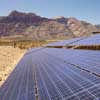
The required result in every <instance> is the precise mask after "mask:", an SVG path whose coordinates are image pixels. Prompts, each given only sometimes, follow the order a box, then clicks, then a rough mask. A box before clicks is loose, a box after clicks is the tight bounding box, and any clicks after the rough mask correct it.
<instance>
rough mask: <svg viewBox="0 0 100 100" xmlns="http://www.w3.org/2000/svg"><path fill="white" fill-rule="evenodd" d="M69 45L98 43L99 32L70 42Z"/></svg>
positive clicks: (99, 42) (99, 40)
mask: <svg viewBox="0 0 100 100" xmlns="http://www.w3.org/2000/svg"><path fill="white" fill-rule="evenodd" d="M71 45H100V34H97V35H93V36H91V37H88V38H86V39H83V40H80V41H77V42H74V43H72V44H71Z"/></svg>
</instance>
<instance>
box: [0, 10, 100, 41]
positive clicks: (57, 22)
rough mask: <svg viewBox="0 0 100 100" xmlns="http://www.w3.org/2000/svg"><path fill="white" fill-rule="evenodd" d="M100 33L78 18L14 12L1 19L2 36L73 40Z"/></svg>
mask: <svg viewBox="0 0 100 100" xmlns="http://www.w3.org/2000/svg"><path fill="white" fill-rule="evenodd" d="M94 31H100V28H98V26H97V25H92V24H90V23H87V22H85V21H80V20H78V19H76V18H73V17H72V18H64V17H55V18H52V19H48V18H44V17H41V16H38V15H36V14H34V13H22V12H18V11H12V12H11V13H10V14H9V15H8V16H4V17H0V36H1V37H2V36H3V37H5V36H10V37H22V38H23V37H26V38H31V39H52V38H67V37H69V38H72V37H80V36H88V35H91V34H92V32H94Z"/></svg>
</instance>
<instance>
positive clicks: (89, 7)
mask: <svg viewBox="0 0 100 100" xmlns="http://www.w3.org/2000/svg"><path fill="white" fill-rule="evenodd" d="M13 10H18V11H22V12H33V13H36V14H37V15H40V16H44V17H48V18H52V17H54V16H64V17H76V18H77V19H80V20H85V21H88V22H90V23H92V24H100V0H0V16H5V15H8V14H9V13H10V12H11V11H13Z"/></svg>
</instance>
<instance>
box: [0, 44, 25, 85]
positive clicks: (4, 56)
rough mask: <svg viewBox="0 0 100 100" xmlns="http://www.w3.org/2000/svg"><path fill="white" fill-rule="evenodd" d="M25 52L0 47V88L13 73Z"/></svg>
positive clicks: (8, 47)
mask: <svg viewBox="0 0 100 100" xmlns="http://www.w3.org/2000/svg"><path fill="white" fill-rule="evenodd" d="M25 52H26V50H21V49H19V48H13V47H11V46H0V86H1V85H2V84H3V82H4V81H5V80H6V79H7V77H8V76H9V74H10V73H11V72H12V71H13V69H14V68H15V66H16V64H17V63H18V61H19V60H20V59H21V57H22V56H23V55H24V54H25Z"/></svg>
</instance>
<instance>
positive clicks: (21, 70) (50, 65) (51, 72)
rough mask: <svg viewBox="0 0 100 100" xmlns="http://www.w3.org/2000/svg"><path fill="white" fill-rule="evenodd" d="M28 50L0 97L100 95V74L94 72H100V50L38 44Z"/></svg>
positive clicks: (85, 99) (79, 98)
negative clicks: (39, 45)
mask: <svg viewBox="0 0 100 100" xmlns="http://www.w3.org/2000/svg"><path fill="white" fill-rule="evenodd" d="M34 51H35V52H34ZM29 52H30V53H29ZM29 52H28V54H26V55H25V56H24V57H23V59H22V60H21V61H20V63H19V64H18V65H17V67H16V68H15V70H14V71H13V72H12V74H11V75H10V76H9V78H8V79H7V81H6V82H5V83H4V85H3V86H2V87H1V88H0V100H37V99H36V95H38V97H39V100H99V99H100V77H99V76H97V75H95V74H94V73H97V74H100V73H99V71H100V59H99V58H100V52H99V51H88V50H86V51H84V50H67V49H57V48H41V49H40V48H39V49H37V52H36V50H34V49H33V50H30V51H29ZM84 69H85V70H84ZM87 70H88V71H87ZM93 72H94V73H93ZM36 86H37V87H36ZM35 88H37V89H36V91H35ZM36 92H37V94H36Z"/></svg>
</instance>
